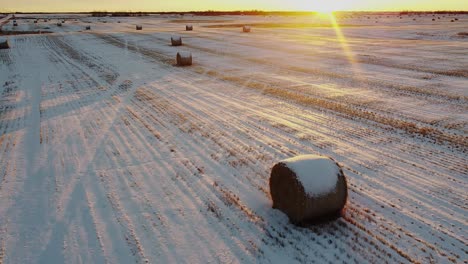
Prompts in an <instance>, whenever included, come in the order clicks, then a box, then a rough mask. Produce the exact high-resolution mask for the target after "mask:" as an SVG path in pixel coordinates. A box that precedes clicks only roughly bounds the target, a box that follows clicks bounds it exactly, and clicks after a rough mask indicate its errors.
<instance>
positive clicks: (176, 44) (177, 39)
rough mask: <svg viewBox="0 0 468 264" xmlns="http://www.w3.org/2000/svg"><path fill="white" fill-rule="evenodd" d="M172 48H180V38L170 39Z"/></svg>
mask: <svg viewBox="0 0 468 264" xmlns="http://www.w3.org/2000/svg"><path fill="white" fill-rule="evenodd" d="M171 45H172V46H182V38H181V37H180V36H177V37H171Z"/></svg>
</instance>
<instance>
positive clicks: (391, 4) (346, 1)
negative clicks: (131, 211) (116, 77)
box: [0, 0, 468, 12]
mask: <svg viewBox="0 0 468 264" xmlns="http://www.w3.org/2000/svg"><path fill="white" fill-rule="evenodd" d="M0 2H1V4H0V12H1V11H10V12H11V11H50V12H54V11H55V12H58V11H74V12H77V11H94V10H106V11H191V10H252V9H259V10H284V11H289V10H304V11H317V10H318V11H331V10H353V11H358V10H371V11H373V10H376V11H380V10H389V11H399V10H468V0H335V1H333V0H328V1H327V0H320V1H314V0H309V1H303V0H288V1H284V0H227V1H226V0H225V1H220V0H172V1H162V0H98V1H96V0H13V1H11V0H0Z"/></svg>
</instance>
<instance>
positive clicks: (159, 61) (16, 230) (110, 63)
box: [0, 14, 468, 263]
mask: <svg viewBox="0 0 468 264" xmlns="http://www.w3.org/2000/svg"><path fill="white" fill-rule="evenodd" d="M388 16H389V17H387V15H366V14H362V15H359V16H353V17H349V16H347V17H339V18H336V24H337V25H340V27H339V28H338V27H336V28H333V27H331V24H332V23H330V21H329V20H328V19H329V18H328V17H326V16H325V17H319V18H318V17H315V16H309V17H276V16H265V17H263V16H257V17H250V16H219V17H191V16H189V15H186V16H183V17H181V16H169V15H166V16H156V15H155V16H148V17H141V18H109V17H106V18H91V17H87V16H84V15H70V16H67V15H65V16H64V15H39V16H38V18H40V20H39V22H38V23H37V24H34V23H33V21H34V20H33V18H32V17H36V15H20V18H18V19H17V22H18V27H16V28H13V26H12V23H11V21H9V22H8V23H6V24H5V25H4V26H3V31H11V30H15V31H38V30H41V31H51V32H55V33H53V34H47V35H45V34H43V35H37V34H36V35H11V36H8V39H9V41H10V44H11V49H8V50H0V263H2V262H3V263H144V262H149V263H218V262H221V263H231V262H233V263H295V262H299V263H313V262H315V263H342V262H345V263H349V262H355V263H385V262H389V263H400V262H403V263H408V262H420V263H431V262H434V263H463V262H464V261H466V260H467V259H468V254H467V247H466V244H467V243H466V241H467V230H468V228H466V207H467V206H466V201H467V195H466V190H467V187H468V186H467V174H468V168H467V166H466V164H468V159H467V155H466V151H467V138H466V135H467V131H468V127H467V124H468V116H467V113H468V111H467V110H468V109H467V100H466V99H467V96H468V89H467V87H468V73H467V70H468V53H467V50H468V42H467V38H466V37H464V34H463V32H467V28H468V16H466V15H457V16H449V15H435V16H433V15H422V16H417V15H416V16H412V17H408V16H403V17H402V18H401V19H400V17H399V16H398V15H388ZM44 17H49V18H51V20H49V21H48V22H44V21H43V19H42V18H44ZM438 17H440V19H439V18H438ZM24 18H27V19H24ZM455 18H457V19H458V20H456V21H455V20H454V19H455ZM59 19H60V20H59ZM62 19H66V21H65V23H64V24H63V25H62V27H57V26H56V23H57V22H58V21H61V20H62ZM74 19H77V21H75V20H74ZM413 19H415V20H413ZM432 19H434V20H435V21H432ZM26 20H27V21H28V22H26ZM451 20H454V22H450V21H451ZM118 21H120V22H121V23H118ZM104 22H106V23H104ZM137 24H138V25H142V26H143V30H141V31H136V30H135V25H137ZM186 24H193V26H194V30H193V31H185V25H186ZM228 24H229V25H234V26H227V27H226V25H228ZM87 25H90V26H91V30H89V31H86V30H85V27H86V26H87ZM242 25H250V26H252V31H251V32H250V33H243V32H242ZM460 33H462V34H460ZM174 35H180V36H182V38H183V43H184V45H183V46H181V47H172V46H170V36H174ZM2 38H4V36H0V39H2ZM180 51H184V52H191V53H192V56H193V65H192V66H190V67H175V66H174V64H175V57H176V54H177V52H180ZM301 153H310V154H315V155H324V156H329V157H332V158H333V159H334V160H336V161H337V162H338V163H339V164H340V165H342V166H343V172H344V174H345V175H346V177H347V183H348V188H349V190H348V194H349V197H348V203H347V208H346V210H345V213H344V216H343V218H340V219H338V220H336V221H334V222H331V223H329V224H324V225H320V226H313V227H310V228H298V227H295V226H293V225H291V224H290V223H289V222H288V219H287V217H286V216H285V215H284V214H282V213H281V212H279V211H278V210H273V209H272V208H271V205H272V204H271V197H270V194H269V187H268V183H269V176H270V171H271V167H272V166H273V164H275V163H277V162H278V161H281V160H284V159H287V158H289V157H293V156H296V155H299V154H301Z"/></svg>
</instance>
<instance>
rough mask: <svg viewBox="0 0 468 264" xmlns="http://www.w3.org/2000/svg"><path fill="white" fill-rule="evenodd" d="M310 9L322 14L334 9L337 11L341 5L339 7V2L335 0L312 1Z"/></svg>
mask: <svg viewBox="0 0 468 264" xmlns="http://www.w3.org/2000/svg"><path fill="white" fill-rule="evenodd" d="M311 6H312V7H311V9H312V10H313V11H316V12H319V13H322V14H330V13H333V12H334V11H339V10H340V9H341V8H342V7H340V3H339V2H337V1H333V2H326V1H320V2H317V1H314V2H313V3H311Z"/></svg>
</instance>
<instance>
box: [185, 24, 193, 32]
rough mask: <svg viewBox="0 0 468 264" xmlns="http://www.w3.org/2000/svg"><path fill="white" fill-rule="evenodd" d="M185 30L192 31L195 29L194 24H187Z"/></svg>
mask: <svg viewBox="0 0 468 264" xmlns="http://www.w3.org/2000/svg"><path fill="white" fill-rule="evenodd" d="M185 30H186V31H192V30H193V25H186V26H185Z"/></svg>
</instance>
